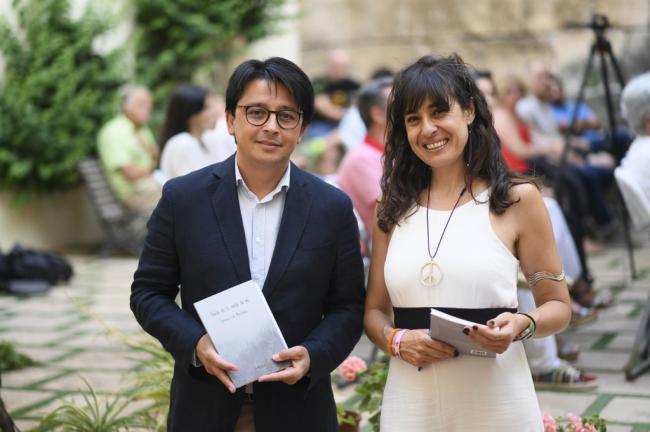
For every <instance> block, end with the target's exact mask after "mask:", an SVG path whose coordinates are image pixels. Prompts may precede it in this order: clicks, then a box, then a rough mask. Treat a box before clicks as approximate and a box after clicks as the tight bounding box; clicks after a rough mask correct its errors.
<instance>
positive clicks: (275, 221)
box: [131, 57, 364, 432]
mask: <svg viewBox="0 0 650 432" xmlns="http://www.w3.org/2000/svg"><path fill="white" fill-rule="evenodd" d="M313 101H314V96H313V90H312V87H311V84H310V82H309V79H308V78H307V76H306V75H305V74H304V72H303V71H302V70H301V69H299V68H298V67H297V66H296V65H295V64H293V63H291V62H290V61H288V60H285V59H282V58H277V57H276V58H271V59H268V60H266V61H264V62H261V61H257V60H249V61H246V62H244V63H242V64H241V65H239V66H238V67H237V69H236V70H235V71H234V72H233V74H232V76H231V77H230V80H229V83H228V88H227V91H226V116H227V122H228V130H229V132H230V133H231V134H232V135H233V136H234V137H235V140H236V143H237V153H236V154H235V155H234V156H231V157H230V158H228V159H227V160H225V161H224V162H221V163H218V164H216V165H212V166H209V167H206V168H204V169H202V170H199V171H196V172H193V173H191V174H188V175H186V176H183V177H178V178H175V179H173V180H170V181H169V182H168V183H166V184H165V187H164V191H163V195H162V198H161V200H160V203H159V204H158V206H157V207H156V209H155V210H154V212H153V215H152V217H151V220H150V221H149V225H148V228H149V234H148V236H147V239H146V242H145V247H144V250H143V252H142V257H141V258H140V264H139V267H138V270H137V271H136V273H135V276H134V282H133V285H132V294H131V308H132V310H133V312H134V314H135V316H136V318H137V320H138V322H140V324H141V325H142V327H143V328H144V329H145V330H146V331H147V332H149V333H150V334H152V335H153V336H154V337H156V338H157V339H159V340H160V342H161V343H162V344H163V346H164V347H165V349H167V350H168V351H169V352H170V353H171V354H172V355H173V357H174V359H175V362H176V365H175V370H174V378H173V381H172V388H171V404H170V411H169V417H168V430H169V431H170V432H175V431H193V432H195V431H199V432H200V431H210V432H215V431H233V430H236V431H252V430H255V431H258V432H264V431H278V430H282V431H296V432H298V431H337V430H338V428H337V424H336V408H335V404H334V399H333V396H332V389H331V384H330V378H329V374H330V372H331V371H332V370H333V369H334V368H335V367H336V366H338V364H339V363H341V361H342V360H344V359H345V357H346V356H347V355H348V354H349V353H350V351H351V350H352V348H353V347H354V345H355V344H356V342H357V341H358V339H359V337H360V335H361V330H362V319H363V297H364V286H363V266H362V261H361V256H360V252H359V243H358V242H359V240H358V230H357V226H356V221H355V218H354V214H353V210H352V204H351V202H350V200H349V198H347V196H345V194H344V193H343V192H341V191H339V190H337V189H336V188H334V187H332V186H330V185H327V184H326V183H324V182H322V181H321V180H318V179H316V178H315V177H313V176H312V175H310V174H307V173H305V172H303V171H301V170H300V169H298V168H297V167H296V166H295V165H293V164H290V163H289V157H290V155H291V153H292V151H293V150H294V148H295V147H296V145H297V144H298V141H299V140H300V138H301V137H302V135H303V133H304V131H305V128H306V127H307V125H308V124H309V121H310V120H311V116H312V113H313V103H314V102H313ZM250 279H253V280H254V281H256V282H257V283H258V284H259V286H260V287H262V291H263V293H264V295H265V297H266V299H267V301H268V304H269V306H270V308H271V311H272V312H273V315H274V317H275V319H276V321H277V323H278V326H279V328H280V330H281V332H282V334H283V336H284V338H285V340H286V342H287V345H288V346H289V347H290V348H289V349H288V350H285V351H282V352H280V353H278V354H276V356H275V357H274V360H276V361H277V360H290V361H291V366H290V367H288V368H287V369H284V370H282V371H280V372H277V373H274V374H270V375H266V376H263V377H261V378H260V379H259V381H258V382H255V383H253V384H252V385H249V386H246V387H245V388H240V389H235V388H234V386H233V384H232V382H231V381H230V379H229V378H228V375H227V372H228V371H229V370H234V369H235V368H236V367H237V366H238V365H233V364H231V363H229V362H228V359H224V358H222V357H221V356H220V355H219V354H218V353H217V351H218V347H216V349H215V347H214V346H213V345H212V343H211V342H210V339H209V337H208V336H207V335H206V331H205V329H204V328H203V326H202V325H201V323H200V321H199V319H198V317H197V314H196V310H195V309H194V306H193V305H194V303H195V302H196V301H198V300H201V299H203V298H206V297H208V296H210V295H213V294H215V293H218V292H221V291H223V290H226V289H228V288H230V287H233V286H235V285H238V284H240V283H242V282H244V281H247V280H250ZM179 285H180V303H181V307H180V308H179V307H178V306H177V305H176V303H175V302H174V299H175V298H176V295H177V293H178V291H179ZM253 417H254V419H253ZM253 423H254V425H253Z"/></svg>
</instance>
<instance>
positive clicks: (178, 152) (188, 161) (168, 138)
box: [160, 85, 229, 179]
mask: <svg viewBox="0 0 650 432" xmlns="http://www.w3.org/2000/svg"><path fill="white" fill-rule="evenodd" d="M218 110H219V103H218V100H217V99H216V98H215V97H214V96H212V95H210V93H208V91H207V90H206V89H204V88H202V87H198V86H193V85H182V86H179V87H177V88H176V89H175V90H174V92H173V93H172V97H171V99H170V101H169V105H168V106H167V114H166V116H165V123H164V125H163V129H162V135H161V137H160V147H161V149H162V153H161V157H160V169H161V170H162V172H163V174H164V175H165V177H166V178H168V179H171V178H174V177H178V176H181V175H185V174H188V173H190V172H192V171H196V170H198V169H200V168H203V167H204V166H207V165H210V164H213V163H217V162H220V161H221V160H222V159H219V158H218V156H219V155H218V154H217V152H215V151H213V149H211V148H210V146H209V145H208V143H207V142H205V140H204V134H205V133H206V132H208V131H211V130H213V129H214V128H215V124H216V122H217V117H218V116H219V112H218ZM228 156H229V155H228Z"/></svg>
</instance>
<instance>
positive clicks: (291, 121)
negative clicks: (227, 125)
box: [237, 105, 302, 129]
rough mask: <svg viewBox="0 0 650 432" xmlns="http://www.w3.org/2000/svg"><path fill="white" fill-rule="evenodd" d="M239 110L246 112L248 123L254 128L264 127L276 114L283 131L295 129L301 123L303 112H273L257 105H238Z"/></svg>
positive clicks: (285, 110) (287, 110) (286, 110)
mask: <svg viewBox="0 0 650 432" xmlns="http://www.w3.org/2000/svg"><path fill="white" fill-rule="evenodd" d="M237 108H244V110H246V121H247V122H248V123H250V124H252V125H253V126H262V125H263V124H265V123H266V122H267V121H269V117H271V114H275V119H276V121H277V122H278V126H280V128H281V129H294V128H295V127H296V126H298V123H299V122H300V117H301V116H302V113H301V112H298V111H294V110H289V109H283V110H279V111H271V110H269V109H266V108H264V107H261V106H257V105H237Z"/></svg>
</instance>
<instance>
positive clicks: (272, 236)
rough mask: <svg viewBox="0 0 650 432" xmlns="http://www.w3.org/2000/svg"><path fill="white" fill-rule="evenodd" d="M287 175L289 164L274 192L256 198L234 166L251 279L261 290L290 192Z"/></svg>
mask: <svg viewBox="0 0 650 432" xmlns="http://www.w3.org/2000/svg"><path fill="white" fill-rule="evenodd" d="M290 173H291V164H289V166H288V167H287V170H286V171H285V172H284V175H283V176H282V178H281V179H280V182H279V183H278V185H277V186H276V187H275V189H273V191H271V192H270V193H269V194H267V195H266V196H264V197H262V198H261V199H258V198H257V196H256V195H255V194H254V193H253V192H251V190H250V189H249V187H248V185H246V182H245V181H244V178H243V177H242V175H241V173H240V172H239V166H238V165H237V163H235V181H236V182H237V196H238V198H239V209H240V211H241V219H242V222H243V225H244V233H245V235H246V248H247V249H248V262H249V265H250V270H251V279H253V281H255V282H257V284H258V285H259V286H260V288H262V287H264V281H265V280H266V274H267V273H268V271H269V265H270V264H271V257H273V250H274V249H275V242H276V240H277V238H278V231H279V229H280V221H281V220H282V213H283V210H284V202H285V201H286V196H287V190H288V189H289V178H290Z"/></svg>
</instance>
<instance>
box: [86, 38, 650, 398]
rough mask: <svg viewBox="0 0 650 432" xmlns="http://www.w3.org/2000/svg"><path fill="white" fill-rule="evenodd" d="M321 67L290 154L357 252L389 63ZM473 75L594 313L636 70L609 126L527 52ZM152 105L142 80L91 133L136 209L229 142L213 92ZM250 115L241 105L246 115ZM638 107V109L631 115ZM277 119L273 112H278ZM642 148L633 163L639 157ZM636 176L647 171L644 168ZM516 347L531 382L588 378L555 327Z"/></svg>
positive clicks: (603, 296)
mask: <svg viewBox="0 0 650 432" xmlns="http://www.w3.org/2000/svg"><path fill="white" fill-rule="evenodd" d="M322 70H323V73H322V75H320V76H317V77H314V78H313V79H312V83H313V87H314V91H315V115H314V118H313V121H312V123H311V124H310V126H309V128H308V129H307V131H306V133H305V136H304V137H303V139H302V142H301V143H300V144H299V146H298V148H297V150H296V152H294V154H293V156H292V160H293V162H294V163H295V164H297V165H298V166H300V167H301V168H305V169H307V170H308V171H311V172H312V173H314V174H315V175H317V176H320V177H321V178H323V179H324V180H326V181H328V182H330V183H332V184H335V185H336V186H338V187H340V188H341V189H342V190H343V191H345V192H346V193H347V194H348V195H349V196H350V198H351V199H352V202H353V204H354V207H355V210H356V212H357V215H358V220H359V227H360V232H361V234H362V236H361V240H362V251H363V252H364V254H365V255H366V256H369V250H370V248H371V241H370V239H371V236H372V233H371V232H370V230H371V227H372V226H373V223H372V218H373V213H374V209H375V204H376V202H377V200H378V199H379V198H380V191H381V187H380V183H381V181H382V172H383V159H382V155H383V152H384V141H385V132H386V127H387V118H386V107H387V104H388V103H389V99H390V91H391V85H392V77H393V71H391V70H390V69H389V68H385V67H382V68H378V69H376V70H375V71H374V72H373V73H372V74H371V76H370V77H368V80H367V81H365V82H363V83H362V82H359V81H357V80H356V79H355V78H353V75H354V74H353V73H352V70H351V66H350V58H349V56H348V55H347V53H346V52H344V51H343V50H340V49H337V50H333V51H331V52H330V53H329V54H328V56H327V60H326V64H325V65H324V67H323V69H322ZM475 80H476V82H477V84H478V86H479V88H480V89H481V91H482V92H483V94H484V96H485V99H486V101H487V103H488V106H489V107H490V109H491V111H492V115H493V120H494V125H495V128H496V130H497V132H498V134H499V138H500V140H501V151H502V155H503V158H504V160H505V161H506V163H507V165H508V166H509V167H510V169H511V170H512V171H516V172H518V173H521V174H526V175H531V176H534V177H536V178H538V179H539V185H540V187H541V188H542V191H543V194H544V196H545V202H546V205H547V209H548V212H549V216H550V219H551V223H552V226H553V231H554V234H555V240H556V244H557V247H558V249H559V253H560V256H561V259H562V264H563V266H564V271H565V273H566V276H567V280H568V281H569V285H570V293H571V297H572V302H573V307H572V310H573V316H572V324H573V325H582V324H585V323H588V322H591V321H593V320H594V319H597V314H598V309H599V308H604V307H608V306H609V305H610V304H611V302H612V298H611V296H610V295H609V294H608V293H606V292H598V291H597V290H595V289H594V279H593V275H592V273H591V271H590V269H589V265H588V264H589V263H588V260H587V256H588V255H589V254H593V253H598V252H600V251H602V250H603V249H604V248H606V247H607V244H608V242H611V241H612V240H615V239H616V238H617V236H618V235H619V234H620V231H621V221H620V220H619V219H620V216H618V214H617V212H616V211H615V209H614V207H615V202H616V198H615V196H616V195H615V190H614V188H613V185H614V183H615V182H614V175H613V172H614V169H615V168H616V167H617V166H619V165H621V164H623V165H626V164H627V165H630V166H631V165H634V166H633V167H631V169H636V170H637V171H638V173H639V175H641V176H643V170H644V168H645V166H647V163H648V162H650V160H649V152H648V150H647V149H648V148H650V145H648V144H645V147H643V146H642V144H643V139H645V140H647V138H645V136H646V135H647V134H648V133H650V120H649V119H650V115H648V110H649V109H650V100H649V99H650V91H649V90H648V88H650V84H649V83H648V77H647V74H645V76H642V79H641V81H642V83H641V84H638V81H639V79H637V80H635V82H636V83H637V84H634V85H635V86H636V87H639V88H640V89H641V90H635V89H633V90H632V91H630V92H629V93H632V95H631V96H629V97H627V99H626V97H625V92H624V94H623V98H622V99H623V100H622V102H623V107H624V108H625V107H626V103H627V105H629V108H628V110H629V112H628V116H627V117H628V120H629V122H628V123H629V127H628V128H625V127H619V128H617V129H616V130H615V131H613V132H608V129H609V128H607V127H604V125H603V121H602V119H600V118H599V116H598V115H597V114H596V110H594V109H593V108H592V107H589V106H588V105H587V104H585V103H584V102H583V101H575V100H571V99H570V98H568V97H567V96H566V95H565V92H564V85H563V81H562V79H561V78H560V77H559V76H558V75H555V74H553V73H552V71H551V70H550V69H549V68H548V67H547V65H546V64H544V63H543V62H540V61H535V62H531V63H530V64H529V65H528V66H527V68H526V70H525V71H522V74H521V75H514V74H511V75H506V76H502V77H498V79H495V77H493V76H492V74H491V73H490V72H489V71H485V70H478V69H477V70H476V71H475ZM639 94H641V96H639ZM639 100H640V102H639ZM152 109H153V106H152V98H151V94H150V92H149V90H148V89H146V88H143V87H137V86H133V87H128V88H127V89H125V91H124V94H123V98H122V106H121V113H120V114H119V115H118V116H117V117H115V118H114V119H112V120H111V121H110V122H108V123H107V124H106V125H105V126H104V127H103V128H102V129H101V130H100V131H99V134H98V152H99V156H100V159H101V161H102V164H103V167H104V170H105V173H106V176H107V179H108V181H109V183H110V185H111V187H112V189H113V191H114V192H115V194H116V196H117V197H118V198H119V199H120V200H121V201H122V202H123V203H124V204H125V206H127V207H128V208H130V209H132V210H133V211H137V212H140V213H142V214H145V215H148V214H150V213H151V211H152V209H153V208H154V206H155V205H156V203H157V202H158V199H159V198H160V194H161V188H162V185H163V184H164V182H165V181H166V180H168V179H171V178H173V177H177V176H181V175H184V174H187V173H189V172H191V171H194V170H197V169H199V168H202V167H205V166H207V165H210V164H213V163H216V162H219V161H222V160H224V159H226V158H227V157H229V156H230V155H232V154H233V153H234V152H235V151H236V143H235V141H234V138H233V137H232V136H231V135H230V133H229V126H228V124H227V121H226V117H225V113H224V99H223V97H222V96H221V95H218V94H215V93H212V92H210V91H208V90H207V89H205V88H202V87H199V86H195V85H183V86H179V87H178V88H176V90H175V91H174V92H173V94H172V95H171V97H170V99H169V101H168V103H167V107H166V111H165V119H164V123H163V126H162V128H161V131H160V133H158V139H157V140H156V139H155V135H154V133H153V132H152V131H151V130H150V128H149V126H148V123H149V119H150V115H151V112H152ZM254 115H255V113H254V112H253V113H250V112H248V110H247V116H254ZM638 115H641V116H642V117H641V120H638V119H636V117H635V116H638ZM574 116H575V121H574V122H572V119H573V117H574ZM643 116H646V117H643ZM266 118H267V119H268V116H267V117H266ZM284 120H286V121H289V120H290V119H284ZM249 121H250V120H249ZM277 121H278V123H279V124H281V121H283V119H281V118H277ZM633 122H634V123H633ZM572 123H573V124H572ZM635 137H636V140H635ZM633 140H635V141H634V144H633V145H632V148H631V149H630V152H633V151H634V152H636V153H638V154H640V156H639V155H637V156H635V157H634V160H633V161H632V160H631V159H632V158H625V155H626V153H628V149H629V148H630V145H631V143H632V142H633ZM639 142H641V143H642V144H639ZM644 158H645V159H644ZM643 160H645V161H646V162H645V165H644V164H643V163H641V162H639V161H643ZM644 178H646V183H647V178H650V177H648V176H644ZM648 190H650V188H648ZM521 281H522V283H521V288H520V290H519V304H520V308H521V309H522V311H526V310H528V309H533V308H534V307H535V304H534V299H533V296H532V294H531V291H530V290H529V289H527V287H526V281H525V278H524V277H523V275H522V278H521ZM525 348H526V353H527V356H528V360H529V364H530V367H531V371H532V373H533V379H534V381H535V383H536V385H537V386H538V387H553V388H572V389H590V388H594V387H595V386H597V385H598V378H597V377H596V376H594V375H589V374H586V373H584V372H583V371H581V370H579V369H578V368H576V367H574V366H573V365H572V362H574V361H575V360H576V359H577V357H578V355H579V347H577V346H574V345H572V344H570V343H567V342H563V340H562V337H561V336H560V337H557V338H556V337H555V336H552V337H547V338H543V339H530V340H528V341H525Z"/></svg>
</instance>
